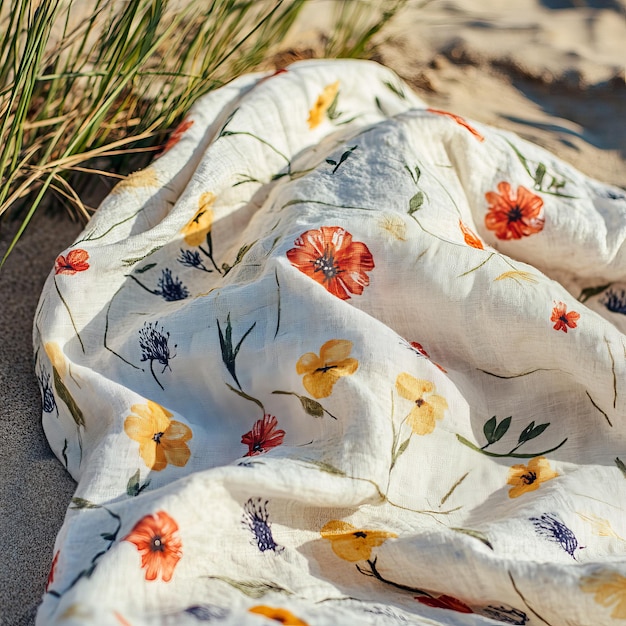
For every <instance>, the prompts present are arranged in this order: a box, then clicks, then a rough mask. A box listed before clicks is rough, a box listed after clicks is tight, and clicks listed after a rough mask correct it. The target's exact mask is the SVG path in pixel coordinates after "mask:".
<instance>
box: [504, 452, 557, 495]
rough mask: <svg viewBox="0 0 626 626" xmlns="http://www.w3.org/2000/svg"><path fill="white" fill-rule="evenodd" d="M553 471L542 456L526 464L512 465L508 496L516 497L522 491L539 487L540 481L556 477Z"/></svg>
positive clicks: (508, 481)
mask: <svg viewBox="0 0 626 626" xmlns="http://www.w3.org/2000/svg"><path fill="white" fill-rule="evenodd" d="M558 475H559V474H558V473H557V472H555V471H554V470H553V469H552V467H550V463H549V461H548V459H546V457H544V456H536V457H535V458H533V459H531V460H530V461H529V463H528V465H513V466H511V467H510V468H509V477H508V479H507V481H506V482H507V484H508V485H512V487H511V489H510V490H509V498H518V497H519V496H521V495H522V494H524V493H528V492H529V491H535V490H536V489H539V485H541V483H545V482H546V481H548V480H552V479H553V478H556V477H557V476H558Z"/></svg>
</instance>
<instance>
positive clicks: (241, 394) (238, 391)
mask: <svg viewBox="0 0 626 626" xmlns="http://www.w3.org/2000/svg"><path fill="white" fill-rule="evenodd" d="M226 386H227V387H228V388H229V389H230V390H231V391H232V392H233V393H236V394H237V395H238V396H239V397H240V398H243V399H244V400H248V401H249V402H254V404H256V405H257V406H258V407H259V408H260V409H261V414H262V415H265V407H264V406H263V403H262V402H261V401H260V400H259V399H257V398H255V397H253V396H251V395H249V394H247V393H246V392H245V391H242V390H241V389H235V388H234V387H233V386H232V385H229V384H228V383H226Z"/></svg>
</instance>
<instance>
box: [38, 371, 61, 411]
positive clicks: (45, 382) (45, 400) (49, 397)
mask: <svg viewBox="0 0 626 626" xmlns="http://www.w3.org/2000/svg"><path fill="white" fill-rule="evenodd" d="M37 378H38V379H39V385H40V386H41V402H42V404H43V411H44V413H52V412H53V411H56V412H57V417H58V416H59V409H58V407H57V401H56V399H55V398H54V392H53V391H52V387H51V385H50V374H48V372H46V370H45V369H43V367H42V368H40V373H39V375H38V376H37Z"/></svg>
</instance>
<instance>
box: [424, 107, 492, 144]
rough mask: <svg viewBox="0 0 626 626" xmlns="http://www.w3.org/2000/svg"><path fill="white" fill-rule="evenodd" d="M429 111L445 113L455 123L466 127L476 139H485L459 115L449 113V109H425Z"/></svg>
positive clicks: (439, 113) (438, 113)
mask: <svg viewBox="0 0 626 626" xmlns="http://www.w3.org/2000/svg"><path fill="white" fill-rule="evenodd" d="M426 110H427V111H428V112H429V113H436V114H437V115H445V116H446V117H449V118H450V119H452V120H454V121H455V122H456V123H457V124H459V125H461V126H463V128H467V130H469V132H470V133H472V135H474V137H476V139H478V141H481V142H482V141H485V138H484V137H483V136H482V135H481V134H480V133H479V132H478V131H477V130H476V129H475V128H474V127H473V126H470V125H469V124H468V123H467V122H466V121H465V120H464V119H463V118H462V117H461V116H460V115H455V114H454V113H450V111H442V110H441V109H426Z"/></svg>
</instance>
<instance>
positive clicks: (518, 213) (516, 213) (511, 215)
mask: <svg viewBox="0 0 626 626" xmlns="http://www.w3.org/2000/svg"><path fill="white" fill-rule="evenodd" d="M523 217H524V214H523V213H522V209H520V208H519V207H518V206H514V207H513V208H512V209H511V210H510V211H509V212H508V213H507V218H508V220H509V223H511V222H519V221H520V220H521V219H522V218H523Z"/></svg>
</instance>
